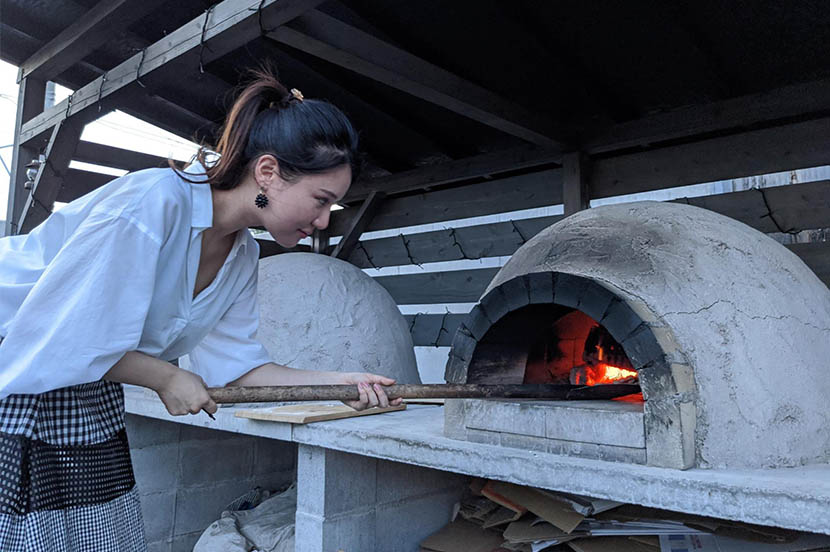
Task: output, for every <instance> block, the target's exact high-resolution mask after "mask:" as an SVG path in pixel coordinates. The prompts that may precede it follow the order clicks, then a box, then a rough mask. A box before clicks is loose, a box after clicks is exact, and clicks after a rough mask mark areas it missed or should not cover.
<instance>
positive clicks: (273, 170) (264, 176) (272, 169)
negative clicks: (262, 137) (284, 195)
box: [254, 153, 286, 191]
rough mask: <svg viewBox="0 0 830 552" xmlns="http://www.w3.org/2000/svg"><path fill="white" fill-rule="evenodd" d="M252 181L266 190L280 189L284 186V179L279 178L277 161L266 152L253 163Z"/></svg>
mask: <svg viewBox="0 0 830 552" xmlns="http://www.w3.org/2000/svg"><path fill="white" fill-rule="evenodd" d="M254 181H255V182H256V184H257V186H259V187H260V188H262V189H264V190H266V191H268V190H270V191H280V190H282V189H283V188H285V187H286V183H285V181H283V179H282V178H280V163H279V161H277V158H276V157H274V156H273V155H271V154H268V153H266V154H265V155H260V156H259V158H258V159H257V160H256V163H254Z"/></svg>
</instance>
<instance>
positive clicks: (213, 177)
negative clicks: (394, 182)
mask: <svg viewBox="0 0 830 552" xmlns="http://www.w3.org/2000/svg"><path fill="white" fill-rule="evenodd" d="M251 75H252V77H253V78H252V79H251V81H250V82H248V83H247V85H245V86H244V87H243V88H242V90H241V92H240V93H239V95H238V96H237V98H236V100H235V101H234V103H233V105H232V106H231V109H230V111H229V112H228V115H227V117H226V118H225V122H224V124H223V125H222V129H221V134H220V138H219V141H218V142H217V144H216V146H215V147H212V148H208V147H205V146H202V147H201V148H200V149H199V152H198V153H197V154H196V159H197V160H198V161H199V162H200V163H201V164H202V166H203V167H205V174H206V175H207V179H208V182H209V183H210V185H211V186H213V187H214V188H217V189H220V190H230V189H232V188H234V187H236V186H237V185H238V184H239V183H240V182H241V180H242V177H243V176H244V175H245V172H246V171H247V170H248V169H249V166H250V165H251V163H252V162H253V161H254V160H256V159H258V158H259V157H260V156H261V155H265V154H270V155H273V156H274V157H275V158H276V159H277V161H278V162H279V170H280V177H282V178H283V179H284V180H287V181H289V182H290V181H291V180H294V179H296V178H298V177H300V176H303V175H308V174H319V173H324V172H327V171H330V170H332V169H335V168H337V167H340V166H343V165H349V166H350V167H351V169H352V181H355V180H356V179H357V177H358V175H359V173H360V164H361V163H360V156H359V153H358V149H357V148H358V136H357V132H356V131H355V129H354V127H353V126H352V124H351V122H350V121H349V119H348V118H347V117H346V115H344V114H343V112H342V111H340V110H339V109H338V108H337V107H335V106H334V105H332V104H330V103H329V102H326V101H323V100H311V99H309V100H306V99H303V98H302V95H301V94H300V93H299V92H298V91H295V90H291V91H289V90H287V89H286V88H285V86H283V85H282V84H281V83H280V82H279V80H277V78H276V76H275V75H274V71H273V70H272V69H271V68H270V67H268V66H265V67H262V68H260V69H257V70H253V71H251ZM216 154H218V159H213V157H214V156H215V155H216ZM180 174H181V173H180Z"/></svg>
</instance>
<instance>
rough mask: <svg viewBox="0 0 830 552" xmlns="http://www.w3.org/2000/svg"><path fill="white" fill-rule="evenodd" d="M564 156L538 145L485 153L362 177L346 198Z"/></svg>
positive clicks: (439, 182) (555, 161) (557, 160)
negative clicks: (408, 169) (409, 169)
mask: <svg viewBox="0 0 830 552" xmlns="http://www.w3.org/2000/svg"><path fill="white" fill-rule="evenodd" d="M561 160H562V154H561V152H559V151H558V150H551V149H545V148H539V147H535V146H524V147H519V148H513V149H509V150H504V151H499V152H493V153H485V154H482V155H477V156H475V157H467V158H465V159H458V160H456V161H448V162H446V163H441V164H439V165H432V166H429V167H421V168H418V169H413V170H411V171H406V172H402V173H397V174H393V175H391V176H385V177H383V178H376V179H372V180H360V181H358V182H356V183H354V184H353V185H352V187H351V189H349V193H347V194H346V197H345V198H344V201H347V202H348V201H357V200H362V199H365V198H366V197H368V195H369V194H370V193H371V192H372V191H379V192H384V193H385V194H386V195H391V194H396V193H401V192H411V191H413V190H419V189H422V188H429V187H431V186H442V185H444V184H451V183H453V182H459V181H463V180H473V179H476V178H481V177H487V178H489V177H492V176H495V175H497V174H499V173H503V172H508V171H518V170H522V169H530V168H534V167H542V166H545V165H551V164H558V163H560V162H561Z"/></svg>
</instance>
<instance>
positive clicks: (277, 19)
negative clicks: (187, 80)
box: [21, 0, 323, 143]
mask: <svg viewBox="0 0 830 552" xmlns="http://www.w3.org/2000/svg"><path fill="white" fill-rule="evenodd" d="M322 1H323V0H262V1H258V0H225V1H224V2H221V3H220V4H217V5H215V6H214V7H213V8H212V9H210V10H208V11H207V12H206V13H204V14H202V15H200V16H199V17H197V18H195V19H193V20H192V21H190V22H189V23H187V24H185V25H183V26H182V27H180V28H178V29H176V30H175V31H173V32H172V33H170V34H168V35H167V36H165V37H164V38H163V39H161V40H159V41H157V42H155V43H153V44H151V45H150V46H148V47H147V48H146V49H145V50H144V51H143V52H140V53H137V54H136V55H134V56H132V57H131V58H129V59H127V60H125V61H124V62H122V63H120V64H119V65H117V66H116V67H114V68H113V69H112V70H110V71H109V72H108V73H107V78H106V80H105V81H102V79H96V80H95V81H94V82H92V83H89V84H87V85H86V86H84V87H82V88H81V89H79V90H77V91H75V93H74V94H73V95H72V96H71V97H70V98H71V104H69V101H70V99H67V100H64V101H63V102H61V103H60V104H59V105H57V106H55V107H53V108H52V109H49V110H47V111H45V112H44V113H42V114H41V115H40V116H38V117H36V118H35V119H33V120H32V121H29V122H28V123H27V124H25V125H24V126H23V128H22V131H21V141H22V142H23V143H25V142H28V141H30V140H33V139H35V138H37V137H38V136H40V135H41V134H43V133H45V132H48V131H49V130H50V129H51V128H53V127H54V126H55V125H57V124H58V123H59V122H60V121H62V120H64V119H65V118H66V117H71V116H74V115H77V114H79V113H81V112H85V111H87V110H90V109H95V106H96V105H97V104H98V102H100V101H101V100H102V99H104V98H107V97H109V96H110V95H112V94H114V93H116V92H118V91H120V90H122V89H123V88H125V87H127V86H131V85H134V84H135V83H136V81H137V80H140V79H141V78H142V77H143V76H145V75H148V74H149V73H150V72H152V71H156V70H160V69H163V70H165V71H169V72H170V74H171V75H175V74H181V72H182V71H187V72H195V71H198V70H199V66H200V63H201V64H202V65H204V64H207V63H209V62H210V61H212V60H214V59H217V58H219V57H221V56H223V55H225V54H227V53H228V52H230V51H232V50H234V49H236V48H238V47H239V46H242V45H243V44H245V43H247V42H249V41H251V40H253V39H255V38H257V37H258V36H260V35H261V33H262V32H263V30H264V29H273V28H276V27H279V26H280V25H282V24H283V23H285V22H287V21H290V20H291V19H294V18H295V17H297V16H298V15H300V14H302V13H304V12H305V11H307V10H309V9H312V8H314V7H315V6H317V5H318V4H320V3H321V2H322ZM260 23H262V28H260Z"/></svg>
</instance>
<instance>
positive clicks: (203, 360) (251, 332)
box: [189, 268, 271, 387]
mask: <svg viewBox="0 0 830 552" xmlns="http://www.w3.org/2000/svg"><path fill="white" fill-rule="evenodd" d="M256 294H257V271H256V268H254V270H253V271H252V274H251V276H250V277H249V279H248V281H247V282H246V284H245V286H244V288H243V289H242V291H241V292H240V293H239V295H238V296H237V297H236V299H235V300H234V302H233V303H232V304H231V306H230V307H229V308H228V310H227V311H226V312H225V313H224V315H222V317H221V318H220V319H219V321H218V322H217V323H216V325H215V326H214V327H213V328H212V329H211V330H210V331H209V332H208V333H207V335H206V336H205V337H204V339H202V341H201V342H200V343H199V345H197V346H196V347H195V348H194V349H193V351H191V353H190V355H189V357H190V370H191V371H193V372H195V373H197V374H199V375H200V376H202V378H203V379H204V380H205V382H206V383H207V384H208V385H209V386H211V387H221V386H224V385H226V384H227V383H228V382H231V381H233V380H235V379H237V378H239V377H240V376H242V375H244V374H247V373H248V372H250V371H251V370H253V369H254V368H257V367H259V366H262V365H263V364H266V363H268V362H271V357H270V355H269V354H268V351H267V350H266V349H265V347H264V346H263V345H262V344H261V343H260V342H259V341H257V339H256V334H257V329H258V328H259V307H258V305H257V296H256Z"/></svg>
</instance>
